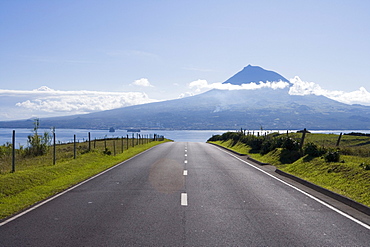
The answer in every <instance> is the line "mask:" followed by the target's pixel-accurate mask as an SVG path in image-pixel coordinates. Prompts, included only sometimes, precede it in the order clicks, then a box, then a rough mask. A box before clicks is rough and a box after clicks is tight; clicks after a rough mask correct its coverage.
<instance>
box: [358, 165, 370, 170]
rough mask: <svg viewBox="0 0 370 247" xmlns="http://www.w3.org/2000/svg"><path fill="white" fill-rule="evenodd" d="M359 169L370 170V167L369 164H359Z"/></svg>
mask: <svg viewBox="0 0 370 247" xmlns="http://www.w3.org/2000/svg"><path fill="white" fill-rule="evenodd" d="M360 167H361V168H362V169H364V170H365V171H368V170H370V165H369V164H365V163H361V164H360Z"/></svg>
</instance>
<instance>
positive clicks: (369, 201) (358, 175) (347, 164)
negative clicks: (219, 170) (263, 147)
mask: <svg viewBox="0 0 370 247" xmlns="http://www.w3.org/2000/svg"><path fill="white" fill-rule="evenodd" d="M210 143H214V144H217V145H220V146H223V147H226V148H228V149H231V150H234V151H236V152H238V153H241V154H247V155H249V156H251V157H252V158H254V159H256V160H259V161H261V162H265V163H270V164H271V165H274V166H276V167H277V168H279V169H280V170H282V171H284V172H287V173H290V174H292V175H295V176H297V177H300V178H302V179H305V180H307V181H309V182H311V183H314V184H316V185H319V186H321V187H324V188H326V189H329V190H331V191H333V192H336V193H338V194H341V195H343V196H346V197H348V198H351V199H353V200H355V201H357V202H359V203H362V204H364V205H366V206H370V190H369V188H370V171H369V170H364V169H363V168H362V167H361V166H360V164H361V163H368V162H369V158H367V157H358V156H350V155H342V156H341V161H340V162H326V161H325V160H324V159H323V158H322V157H315V158H313V157H309V156H303V157H301V158H300V159H298V160H296V161H294V162H292V163H286V162H282V160H284V161H285V160H287V159H289V155H292V154H293V153H292V152H284V150H283V149H281V148H277V149H275V150H273V151H271V152H269V153H268V154H265V155H262V154H260V153H251V152H250V151H251V148H250V147H249V146H247V145H245V144H243V143H240V142H238V143H236V144H235V145H233V142H232V141H231V140H229V141H212V142H210ZM293 155H294V154H293ZM287 156H288V157H287Z"/></svg>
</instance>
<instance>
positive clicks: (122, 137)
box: [121, 136, 123, 153]
mask: <svg viewBox="0 0 370 247" xmlns="http://www.w3.org/2000/svg"><path fill="white" fill-rule="evenodd" d="M121 153H123V136H122V138H121Z"/></svg>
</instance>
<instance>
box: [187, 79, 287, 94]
mask: <svg viewBox="0 0 370 247" xmlns="http://www.w3.org/2000/svg"><path fill="white" fill-rule="evenodd" d="M288 86H289V83H288V82H283V81H278V82H269V81H268V82H259V83H258V84H257V83H254V82H252V83H246V84H242V85H234V84H230V83H226V84H223V83H211V84H208V82H207V81H206V80H196V81H193V82H191V83H190V84H189V87H190V88H195V92H200V91H201V90H202V89H221V90H256V89H260V88H272V89H283V88H286V87H288Z"/></svg>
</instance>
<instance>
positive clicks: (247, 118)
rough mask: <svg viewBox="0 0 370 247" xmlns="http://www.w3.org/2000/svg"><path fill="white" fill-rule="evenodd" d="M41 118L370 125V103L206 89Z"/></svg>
mask: <svg viewBox="0 0 370 247" xmlns="http://www.w3.org/2000/svg"><path fill="white" fill-rule="evenodd" d="M248 67H254V66H247V67H246V68H244V69H243V71H244V72H245V71H247V72H248V71H251V69H252V70H255V69H256V70H257V71H259V80H258V81H269V80H270V79H271V78H272V77H271V75H274V76H276V75H275V74H277V73H275V72H273V73H274V74H271V73H270V72H271V71H266V70H264V69H262V68H260V67H258V68H248ZM243 71H241V72H243ZM241 72H239V73H238V74H239V75H245V78H246V79H243V78H244V77H240V78H239V76H238V77H234V79H235V78H236V79H238V80H236V79H235V80H234V79H233V80H232V82H233V83H245V82H247V81H248V80H250V78H252V77H253V76H249V73H247V74H244V72H243V73H241ZM238 74H237V75H238ZM277 75H279V74H277ZM248 76H249V77H248ZM279 76H280V75H279ZM280 77H281V78H283V79H285V78H284V77H282V76H280ZM280 77H279V78H280ZM231 78H233V77H231ZM231 78H230V79H231ZM230 79H229V80H230ZM229 80H227V81H229ZM227 81H226V82H227ZM40 122H41V127H51V126H55V127H56V128H97V129H104V128H105V129H107V128H109V127H115V128H119V129H125V128H141V129H240V128H245V129H259V128H260V127H261V126H262V127H263V128H264V129H302V128H307V129H347V130H349V129H370V107H368V106H361V105H354V106H351V105H346V104H343V103H339V102H337V101H334V100H331V99H328V98H326V97H324V96H316V95H306V96H298V95H289V93H288V89H276V90H274V89H271V88H262V89H256V90H234V91H229V90H210V91H208V92H205V93H203V94H199V95H196V96H192V97H187V98H182V99H175V100H169V101H163V102H156V103H149V104H143V105H136V106H129V107H124V108H118V109H113V110H109V111H102V112H96V113H91V114H85V115H77V116H67V117H57V118H45V119H41V121H40ZM0 127H12V128H15V127H32V121H31V120H28V121H27V120H24V121H12V122H0Z"/></svg>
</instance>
